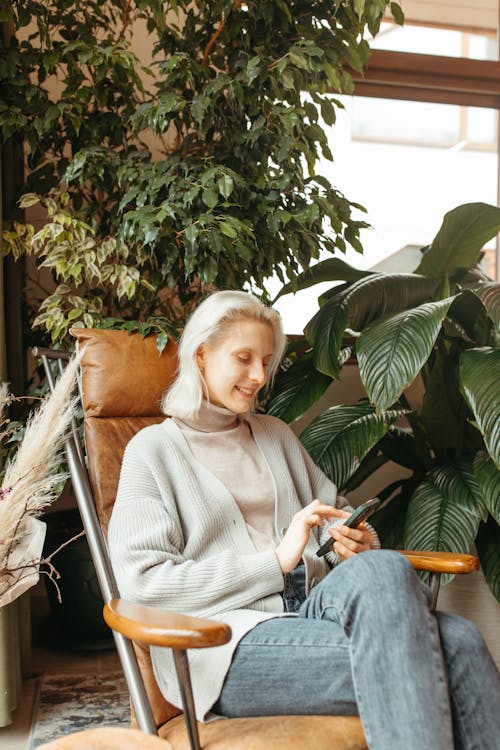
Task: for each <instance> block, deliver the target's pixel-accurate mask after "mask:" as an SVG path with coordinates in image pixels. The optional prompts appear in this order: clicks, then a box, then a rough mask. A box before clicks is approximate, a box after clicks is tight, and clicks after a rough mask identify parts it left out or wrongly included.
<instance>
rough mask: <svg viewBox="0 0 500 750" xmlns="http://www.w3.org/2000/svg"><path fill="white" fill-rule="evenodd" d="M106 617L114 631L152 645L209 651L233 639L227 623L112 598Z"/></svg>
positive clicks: (107, 607) (104, 610)
mask: <svg viewBox="0 0 500 750" xmlns="http://www.w3.org/2000/svg"><path fill="white" fill-rule="evenodd" d="M103 615H104V620H105V621H106V623H107V624H108V625H109V627H110V628H111V629H112V630H116V631H117V632H118V633H121V634H122V635H124V636H125V637H126V638H130V639H132V640H135V641H140V642H141V643H147V644H148V645H149V646H167V647H168V648H174V649H186V648H209V647H210V646H222V644H224V643H227V642H228V641H229V640H230V639H231V628H230V627H229V625H226V624H225V623H223V622H217V620H203V619H201V618H200V617H190V616H189V615H182V614H179V613H177V612H167V611H165V610H162V609H157V608H156V607H148V606H145V605H143V604H134V603H133V602H128V601H126V600H125V599H111V601H109V602H108V603H107V604H105V605H104V609H103Z"/></svg>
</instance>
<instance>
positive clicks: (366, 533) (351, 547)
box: [328, 514, 373, 560]
mask: <svg viewBox="0 0 500 750" xmlns="http://www.w3.org/2000/svg"><path fill="white" fill-rule="evenodd" d="M347 515H349V514H347ZM328 533H329V534H330V536H332V537H333V538H334V539H335V543H334V545H333V549H334V551H335V552H336V553H337V555H338V556H339V557H340V559H341V560H346V559H347V558H348V557H353V555H358V554H359V553H360V552H366V551H367V550H369V549H371V546H372V541H373V537H372V535H371V532H370V530H369V529H368V528H367V527H366V526H365V524H364V523H361V524H360V525H359V526H358V527H357V528H355V529H350V528H348V527H347V526H342V525H340V526H334V527H333V528H331V529H328Z"/></svg>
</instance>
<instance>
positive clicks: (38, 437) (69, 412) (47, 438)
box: [0, 353, 82, 573]
mask: <svg viewBox="0 0 500 750" xmlns="http://www.w3.org/2000/svg"><path fill="white" fill-rule="evenodd" d="M81 356H82V355H81V353H80V354H79V355H77V356H75V357H73V358H72V360H70V362H69V364H68V366H67V368H66V370H65V372H64V373H63V374H62V376H61V377H60V378H59V380H58V382H57V383H56V386H55V389H54V391H53V392H52V393H50V394H48V395H47V396H46V397H45V399H44V400H43V401H42V404H41V406H40V407H39V408H38V410H37V411H36V412H35V413H34V414H32V415H31V416H30V418H29V419H28V423H27V425H26V430H25V434H24V438H23V440H22V442H21V444H20V446H19V448H18V451H17V453H16V455H15V457H14V459H13V461H11V462H10V464H9V465H8V466H7V469H6V472H5V476H4V479H3V482H2V485H1V491H0V528H1V530H2V534H1V536H2V538H1V539H0V571H2V573H3V572H4V571H6V570H8V569H9V557H10V555H11V553H12V551H13V549H14V548H15V546H16V545H17V543H18V542H19V541H20V540H21V539H22V538H23V536H24V535H25V533H26V532H25V524H26V521H27V519H28V518H29V517H30V516H35V517H36V516H38V515H40V514H41V513H42V511H43V510H44V509H45V508H46V507H47V506H48V505H49V504H50V503H51V502H53V501H54V500H55V499H56V497H57V488H58V486H59V485H60V484H61V483H62V482H63V481H64V480H65V479H66V478H67V475H66V474H65V473H63V472H61V471H60V469H59V465H60V455H59V454H60V449H61V447H62V443H63V441H64V437H65V434H66V432H67V430H68V428H69V426H70V423H71V419H72V417H73V414H74V409H75V404H76V399H75V398H74V397H73V395H72V392H73V388H74V384H75V381H76V373H77V369H78V366H79V363H80V359H81ZM5 393H6V391H5V389H2V390H1V391H0V397H1V395H2V394H4V395H5Z"/></svg>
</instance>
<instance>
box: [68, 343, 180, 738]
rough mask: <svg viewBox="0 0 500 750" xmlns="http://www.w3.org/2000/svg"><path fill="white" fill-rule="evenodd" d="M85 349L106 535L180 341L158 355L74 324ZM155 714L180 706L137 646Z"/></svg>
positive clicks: (90, 434) (92, 467) (152, 348)
mask: <svg viewBox="0 0 500 750" xmlns="http://www.w3.org/2000/svg"><path fill="white" fill-rule="evenodd" d="M71 333H72V334H73V335H74V336H75V338H76V339H77V341H78V346H79V348H84V349H85V351H84V354H83V357H82V360H81V389H82V404H83V413H84V425H85V448H86V454H87V461H88V472H89V478H90V484H91V487H92V493H93V496H94V501H95V505H96V510H97V514H98V516H99V520H100V522H101V526H102V528H103V531H104V534H106V531H107V527H108V523H109V518H110V516H111V511H112V510H113V503H114V501H115V496H116V490H117V487H118V479H119V475H120V466H121V462H122V457H123V451H124V450H125V446H126V445H127V443H128V442H129V440H130V439H131V438H132V437H133V436H134V435H135V433H136V432H138V431H139V430H141V429H142V428H143V427H147V426H148V425H150V424H155V423H157V422H161V421H163V420H164V419H165V415H164V414H162V411H161V408H160V402H161V398H162V395H163V393H164V392H165V390H166V388H167V386H168V385H169V384H170V383H171V381H172V379H173V377H174V374H175V370H176V367H177V356H176V355H177V345H176V343H175V341H173V340H169V342H168V344H167V346H166V348H165V349H164V350H163V352H162V353H161V354H160V352H159V351H158V348H157V345H156V336H148V337H146V338H143V337H142V336H140V335H139V334H137V333H133V334H129V333H127V331H109V330H102V329H98V328H89V329H86V328H73V329H72V331H71ZM134 646H135V649H136V653H137V656H138V660H139V667H140V669H141V673H142V675H143V679H144V684H145V687H146V691H147V693H148V695H149V698H150V702H151V708H152V710H153V716H154V718H155V721H156V724H157V726H161V724H163V723H164V722H165V721H167V720H168V719H169V718H171V717H172V716H175V715H177V714H178V713H179V710H178V709H176V708H175V707H174V706H171V705H170V704H169V703H167V701H166V700H165V699H164V698H163V696H162V695H161V693H160V691H159V689H158V686H157V684H156V681H155V679H154V675H153V669H152V665H151V658H150V655H149V649H147V648H145V647H144V646H141V645H140V644H134Z"/></svg>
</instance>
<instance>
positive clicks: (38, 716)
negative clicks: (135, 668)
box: [30, 672, 130, 750]
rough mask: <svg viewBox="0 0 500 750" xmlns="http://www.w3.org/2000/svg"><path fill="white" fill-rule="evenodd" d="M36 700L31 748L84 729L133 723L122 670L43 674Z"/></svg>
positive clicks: (32, 749) (33, 749) (31, 749)
mask: <svg viewBox="0 0 500 750" xmlns="http://www.w3.org/2000/svg"><path fill="white" fill-rule="evenodd" d="M37 703H38V705H37ZM37 703H35V711H34V717H33V723H32V727H31V737H30V750H35V748H36V747H39V746H40V745H43V744H44V743H45V742H49V741H50V740H55V739H57V738H58V737H62V736H63V735H66V734H71V733H72V732H79V731H82V730H83V729H91V728H92V727H102V726H103V725H106V726H117V727H120V726H129V725H130V709H129V698H128V691H127V687H126V684H125V679H124V677H123V674H122V673H121V672H111V673H108V674H103V675H93V674H84V675H72V674H49V675H44V676H43V677H42V678H41V680H40V685H39V691H38V701H37Z"/></svg>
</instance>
